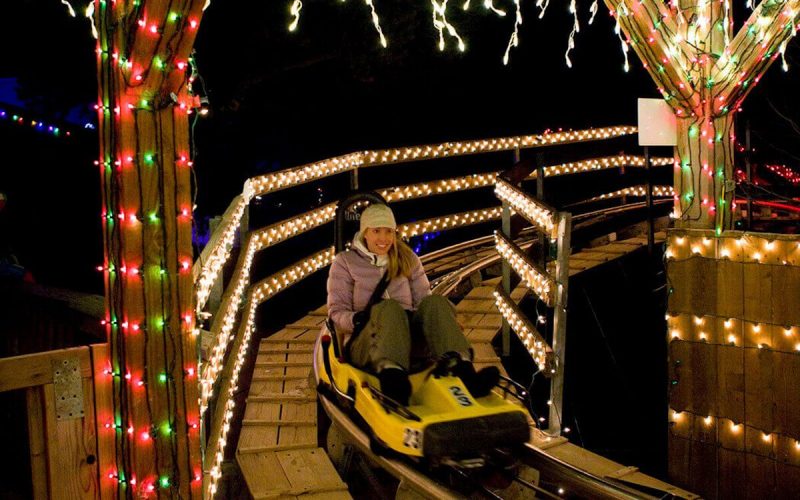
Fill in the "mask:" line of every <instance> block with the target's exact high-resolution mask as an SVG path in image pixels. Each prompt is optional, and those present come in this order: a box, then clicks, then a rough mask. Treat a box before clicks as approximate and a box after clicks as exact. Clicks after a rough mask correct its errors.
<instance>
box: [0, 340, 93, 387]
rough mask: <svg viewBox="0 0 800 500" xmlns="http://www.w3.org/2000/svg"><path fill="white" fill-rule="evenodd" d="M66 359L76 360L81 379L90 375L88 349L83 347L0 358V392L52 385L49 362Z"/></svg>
mask: <svg viewBox="0 0 800 500" xmlns="http://www.w3.org/2000/svg"><path fill="white" fill-rule="evenodd" d="M67 358H78V361H79V363H80V367H81V377H90V376H91V375H92V364H91V362H90V361H89V348H88V347H85V346H84V347H73V348H70V349H58V350H56V351H46V352H38V353H35V354H25V355H23V356H14V357H11V358H0V392H6V391H14V390H17V389H25V388H28V387H35V386H37V385H45V384H52V383H53V366H52V364H51V361H58V360H63V359H67Z"/></svg>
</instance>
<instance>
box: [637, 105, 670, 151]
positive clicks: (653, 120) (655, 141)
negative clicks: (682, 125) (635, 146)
mask: <svg viewBox="0 0 800 500" xmlns="http://www.w3.org/2000/svg"><path fill="white" fill-rule="evenodd" d="M638 125H639V145H640V146H675V145H676V144H678V133H677V122H676V118H675V113H674V112H673V111H672V108H671V107H670V106H669V104H667V101H665V100H664V99H641V98H640V99H639V102H638Z"/></svg>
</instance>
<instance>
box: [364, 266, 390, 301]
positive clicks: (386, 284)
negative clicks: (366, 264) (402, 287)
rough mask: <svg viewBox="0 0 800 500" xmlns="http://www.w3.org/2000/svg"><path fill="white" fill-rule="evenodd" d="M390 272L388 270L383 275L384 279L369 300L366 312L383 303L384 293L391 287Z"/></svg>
mask: <svg viewBox="0 0 800 500" xmlns="http://www.w3.org/2000/svg"><path fill="white" fill-rule="evenodd" d="M389 281H391V280H390V279H389V270H388V269H387V270H386V271H384V273H383V278H381V280H380V281H379V282H378V286H376V287H375V290H374V291H373V292H372V296H371V297H370V298H369V302H367V306H366V307H365V308H364V310H365V311H368V310H369V309H370V308H371V307H372V306H374V305H375V304H377V303H378V302H380V301H381V298H382V297H383V293H384V292H385V291H386V289H387V288H388V287H389Z"/></svg>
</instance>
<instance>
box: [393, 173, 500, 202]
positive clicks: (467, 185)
mask: <svg viewBox="0 0 800 500" xmlns="http://www.w3.org/2000/svg"><path fill="white" fill-rule="evenodd" d="M495 177H497V174H496V173H495V172H491V173H488V174H473V175H469V176H466V177H455V178H453V179H442V180H440V181H432V182H423V183H420V184H411V185H409V186H399V187H392V188H387V189H384V190H383V191H381V196H383V197H384V198H385V199H386V201H387V202H389V203H392V202H395V201H403V200H412V199H414V198H422V197H425V196H430V195H436V194H445V193H452V192H456V191H463V190H465V189H475V188H479V187H486V186H491V185H493V184H494V180H495Z"/></svg>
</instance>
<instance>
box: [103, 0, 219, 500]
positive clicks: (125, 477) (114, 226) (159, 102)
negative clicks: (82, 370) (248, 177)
mask: <svg viewBox="0 0 800 500" xmlns="http://www.w3.org/2000/svg"><path fill="white" fill-rule="evenodd" d="M204 3H205V2H204V1H203V0H190V1H188V2H184V3H182V4H180V5H175V4H174V3H172V2H168V1H166V0H141V1H139V2H102V1H96V2H94V3H93V4H92V5H93V8H94V24H95V26H96V28H97V32H98V35H99V37H98V44H97V61H98V89H99V100H98V114H99V136H100V158H99V161H98V166H99V168H100V169H101V182H102V185H101V188H102V201H103V214H102V215H103V222H104V223H103V238H104V250H105V264H104V269H105V289H106V311H107V312H106V318H105V321H106V329H107V333H108V338H109V357H108V362H107V363H103V362H100V364H101V365H103V364H105V365H107V366H108V368H107V369H106V373H105V374H98V376H101V377H102V376H106V377H110V378H109V380H110V381H111V384H110V385H111V387H110V389H111V392H112V400H113V407H112V409H111V410H112V423H113V428H114V430H115V436H114V454H115V460H114V464H113V467H112V469H111V470H110V471H103V474H101V477H100V480H101V482H102V483H103V484H101V489H102V490H104V489H105V488H106V487H107V486H109V487H111V488H112V489H114V490H115V491H114V494H113V496H114V497H117V498H138V497H142V496H145V495H150V494H152V495H157V496H159V497H171V498H175V497H180V498H201V497H202V493H201V486H202V477H201V476H202V468H201V464H200V445H199V411H198V406H197V400H198V387H197V371H198V366H197V357H196V354H195V335H194V306H193V303H194V295H193V286H192V272H191V264H192V261H193V254H192V244H191V230H192V217H191V213H192V200H191V184H190V169H191V158H190V148H189V136H188V132H189V123H188V119H189V116H188V114H189V113H191V112H192V108H193V107H194V105H193V102H192V98H191V95H190V94H189V91H188V88H187V86H188V85H190V83H191V82H190V79H189V75H187V71H188V70H189V68H190V65H189V62H188V58H189V55H190V52H191V48H192V44H193V43H194V37H195V35H196V33H197V27H198V25H199V22H200V17H201V15H202V7H203V4H204ZM100 424H101V422H98V425H100ZM103 430H105V429H104V428H102V427H101V428H98V432H102V431H103ZM103 460H105V457H103V458H101V462H102V461H103ZM109 483H110V485H109Z"/></svg>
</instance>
